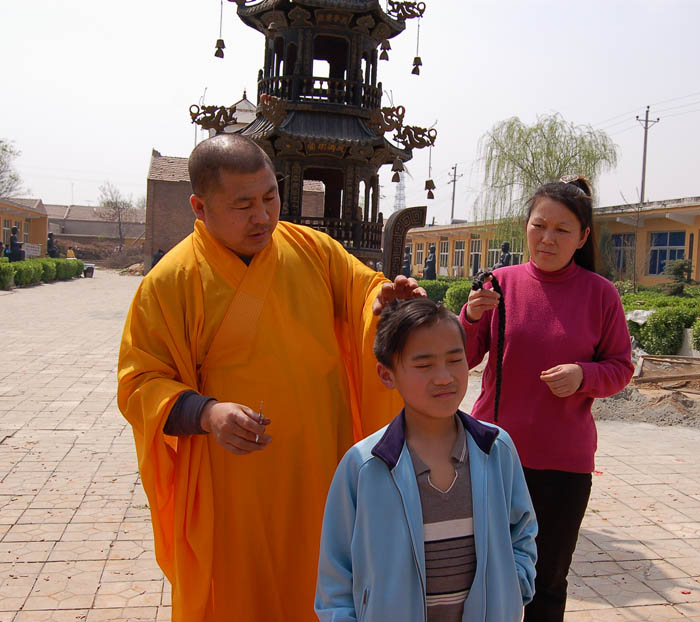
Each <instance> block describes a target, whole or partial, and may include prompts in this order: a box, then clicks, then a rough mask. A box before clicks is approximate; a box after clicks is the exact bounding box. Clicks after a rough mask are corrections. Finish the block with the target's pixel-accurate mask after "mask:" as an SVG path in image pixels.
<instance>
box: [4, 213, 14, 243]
mask: <svg viewBox="0 0 700 622" xmlns="http://www.w3.org/2000/svg"><path fill="white" fill-rule="evenodd" d="M11 227H12V223H11V222H10V221H9V219H7V218H3V219H2V243H3V244H5V245H9V243H10V235H11V233H10V228H11Z"/></svg>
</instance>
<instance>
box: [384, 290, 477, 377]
mask: <svg viewBox="0 0 700 622" xmlns="http://www.w3.org/2000/svg"><path fill="white" fill-rule="evenodd" d="M443 321H445V322H453V323H454V325H455V326H457V327H458V328H459V332H460V334H461V335H462V343H464V341H465V338H466V337H465V333H464V327H463V326H462V324H461V323H460V321H459V318H458V317H457V316H456V315H455V314H454V313H452V311H450V310H449V309H448V308H447V307H445V306H444V305H443V304H442V303H441V302H434V301H433V300H431V299H430V298H411V299H409V300H402V301H398V300H397V301H394V302H392V303H391V304H390V305H387V306H386V307H384V309H383V310H382V315H381V317H380V318H379V323H378V324H377V336H376V337H375V339H374V356H376V357H377V360H378V361H379V362H380V363H381V364H382V365H384V366H385V367H387V368H389V369H394V362H395V361H396V359H397V358H401V355H402V354H403V351H404V348H405V347H406V341H407V340H408V337H409V335H410V334H411V333H412V332H413V331H414V330H416V329H417V328H423V327H427V326H434V325H435V324H437V323H438V322H443Z"/></svg>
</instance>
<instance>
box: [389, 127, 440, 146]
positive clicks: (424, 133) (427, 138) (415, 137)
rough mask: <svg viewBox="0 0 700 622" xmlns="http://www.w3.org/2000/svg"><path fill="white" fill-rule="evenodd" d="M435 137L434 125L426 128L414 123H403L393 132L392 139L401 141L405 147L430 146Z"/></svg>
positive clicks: (433, 142)
mask: <svg viewBox="0 0 700 622" xmlns="http://www.w3.org/2000/svg"><path fill="white" fill-rule="evenodd" d="M436 138H437V130H436V129H435V128H434V127H431V128H430V129H426V128H424V127H418V126H416V125H404V126H403V127H402V128H401V129H400V130H397V132H396V134H394V140H395V141H396V142H398V143H401V144H402V145H403V146H404V147H406V149H423V148H424V147H432V146H433V145H434V144H435V139H436Z"/></svg>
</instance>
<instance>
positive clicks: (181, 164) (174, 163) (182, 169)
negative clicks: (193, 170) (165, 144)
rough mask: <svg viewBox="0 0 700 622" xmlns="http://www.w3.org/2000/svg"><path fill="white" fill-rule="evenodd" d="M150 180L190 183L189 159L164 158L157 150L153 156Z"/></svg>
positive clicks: (149, 174)
mask: <svg viewBox="0 0 700 622" xmlns="http://www.w3.org/2000/svg"><path fill="white" fill-rule="evenodd" d="M148 179H153V180H155V181H189V180H190V174H189V173H188V172H187V158H177V157H171V156H162V155H160V153H158V152H157V151H156V150H155V149H154V150H153V152H152V154H151V168H150V169H149V171H148Z"/></svg>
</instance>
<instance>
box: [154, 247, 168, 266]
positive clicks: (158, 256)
mask: <svg viewBox="0 0 700 622" xmlns="http://www.w3.org/2000/svg"><path fill="white" fill-rule="evenodd" d="M163 255H165V251H164V250H163V249H162V248H159V249H158V250H157V251H156V252H155V253H153V257H151V268H153V267H154V266H155V265H156V264H157V263H158V262H159V261H160V260H161V258H162V257H163Z"/></svg>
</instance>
